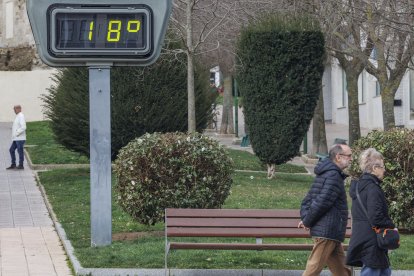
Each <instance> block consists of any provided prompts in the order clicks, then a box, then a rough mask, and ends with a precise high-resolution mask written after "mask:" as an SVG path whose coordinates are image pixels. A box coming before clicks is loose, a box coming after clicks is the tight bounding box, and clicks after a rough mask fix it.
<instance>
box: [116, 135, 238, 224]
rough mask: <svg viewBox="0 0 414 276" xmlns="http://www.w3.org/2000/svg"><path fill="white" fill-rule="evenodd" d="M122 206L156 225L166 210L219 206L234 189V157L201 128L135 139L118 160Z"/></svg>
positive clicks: (140, 219) (141, 219)
mask: <svg viewBox="0 0 414 276" xmlns="http://www.w3.org/2000/svg"><path fill="white" fill-rule="evenodd" d="M115 173H116V175H117V178H118V183H117V191H118V193H119V196H118V201H119V204H120V206H122V208H123V209H124V210H125V211H126V212H127V213H129V214H130V215H131V216H132V217H133V218H134V219H136V220H137V221H138V222H140V223H142V224H147V225H153V224H154V223H156V222H159V221H161V220H162V219H163V217H164V209H165V208H168V207H174V208H219V207H221V206H222V204H223V203H224V200H225V199H226V198H227V196H228V195H229V193H230V188H231V184H232V178H231V175H232V173H233V161H232V160H231V158H230V157H229V156H228V153H227V152H226V151H225V149H224V148H223V147H221V146H220V145H219V144H218V142H217V141H215V140H213V139H211V138H208V137H206V136H203V135H201V134H198V133H193V134H185V133H178V132H176V133H165V134H161V133H153V134H145V135H143V136H141V137H140V138H137V139H135V140H133V141H131V142H130V143H129V144H128V145H127V146H125V147H124V148H122V149H121V151H120V152H119V155H118V158H117V159H116V161H115Z"/></svg>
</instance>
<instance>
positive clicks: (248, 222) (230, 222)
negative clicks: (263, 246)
mask: <svg viewBox="0 0 414 276" xmlns="http://www.w3.org/2000/svg"><path fill="white" fill-rule="evenodd" d="M167 223H168V227H177V226H181V227H233V228H236V227H248V228H263V227H279V228H293V227H297V226H298V223H299V220H298V219H297V218H292V219H287V218H277V219H268V218H264V219H261V218H192V219H191V220H190V219H188V218H182V217H180V218H168V221H167Z"/></svg>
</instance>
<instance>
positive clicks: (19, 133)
mask: <svg viewBox="0 0 414 276" xmlns="http://www.w3.org/2000/svg"><path fill="white" fill-rule="evenodd" d="M13 109H14V113H16V118H15V119H14V122H13V127H12V144H11V146H10V149H9V152H10V156H11V165H10V167H8V168H7V169H8V170H11V169H18V170H23V169H24V167H23V161H24V153H23V146H24V143H25V142H26V120H25V119H24V115H23V113H22V107H21V106H20V105H15V106H14V107H13ZM16 149H17V152H18V154H19V165H18V166H16Z"/></svg>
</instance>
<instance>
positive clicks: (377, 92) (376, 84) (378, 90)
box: [375, 80, 381, 97]
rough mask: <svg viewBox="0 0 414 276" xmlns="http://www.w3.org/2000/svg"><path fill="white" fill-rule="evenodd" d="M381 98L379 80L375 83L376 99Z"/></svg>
mask: <svg viewBox="0 0 414 276" xmlns="http://www.w3.org/2000/svg"><path fill="white" fill-rule="evenodd" d="M378 96H381V86H380V84H379V82H378V80H376V81H375V97H378Z"/></svg>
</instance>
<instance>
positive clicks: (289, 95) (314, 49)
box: [237, 16, 325, 164]
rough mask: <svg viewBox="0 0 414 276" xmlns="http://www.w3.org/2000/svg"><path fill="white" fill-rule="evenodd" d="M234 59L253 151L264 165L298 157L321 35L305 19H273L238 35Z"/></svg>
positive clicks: (315, 87) (312, 101)
mask: <svg viewBox="0 0 414 276" xmlns="http://www.w3.org/2000/svg"><path fill="white" fill-rule="evenodd" d="M237 54H238V56H239V58H240V59H239V61H240V64H239V68H238V76H237V79H238V82H239V87H240V91H241V95H242V96H243V103H244V115H245V122H246V124H247V126H248V129H249V136H250V141H251V144H252V147H253V150H254V152H255V153H256V155H257V156H258V157H259V158H260V160H261V161H262V162H264V163H267V164H282V163H284V162H286V161H288V160H290V159H291V158H292V157H294V156H296V155H297V154H298V153H299V148H300V145H301V142H302V140H303V137H304V136H305V133H306V132H307V130H308V128H309V124H310V121H311V119H312V116H313V112H314V109H315V107H316V103H317V99H318V96H319V91H320V89H321V87H322V75H323V71H324V59H325V50H324V37H323V34H322V32H321V31H320V30H319V29H318V27H317V24H315V22H313V21H312V20H310V19H307V18H299V17H295V16H286V17H285V16H273V17H270V18H266V19H265V20H263V21H260V22H258V23H256V24H253V25H251V26H249V27H247V28H245V29H244V30H243V31H242V33H241V36H240V39H239V41H238V45H237Z"/></svg>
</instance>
